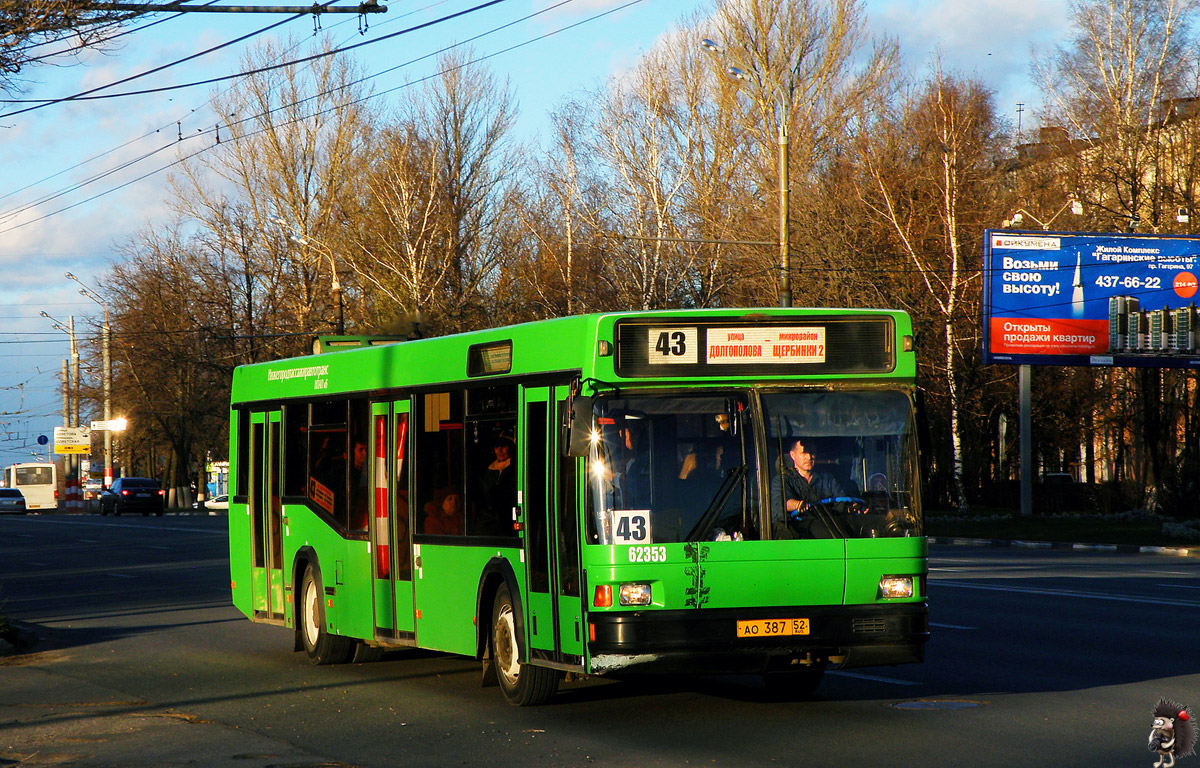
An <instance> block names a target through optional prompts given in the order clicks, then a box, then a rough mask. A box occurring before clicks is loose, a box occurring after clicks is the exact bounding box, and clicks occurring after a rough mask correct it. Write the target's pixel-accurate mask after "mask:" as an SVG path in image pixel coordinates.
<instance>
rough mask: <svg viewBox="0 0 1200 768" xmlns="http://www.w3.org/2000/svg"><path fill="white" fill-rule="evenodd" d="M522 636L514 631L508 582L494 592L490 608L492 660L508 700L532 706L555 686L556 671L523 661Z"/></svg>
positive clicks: (546, 698)
mask: <svg viewBox="0 0 1200 768" xmlns="http://www.w3.org/2000/svg"><path fill="white" fill-rule="evenodd" d="M520 648H521V637H520V635H519V634H518V631H517V620H516V614H515V612H514V610H513V601H512V594H511V593H510V592H509V589H508V585H507V584H504V585H501V587H500V589H499V590H498V591H497V592H496V601H495V603H494V607H493V609H492V638H491V648H490V651H491V655H492V663H493V664H494V665H495V668H496V679H497V681H498V682H499V683H500V691H501V692H502V693H503V694H504V698H505V699H507V700H508V703H509V704H513V705H515V706H518V707H531V706H537V705H538V704H545V703H546V702H548V701H550V699H551V698H553V697H554V693H555V691H557V690H558V672H556V671H555V670H553V669H548V668H547V667H537V666H534V665H533V664H522V663H521V661H520V656H521V654H520Z"/></svg>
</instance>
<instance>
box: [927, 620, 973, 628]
mask: <svg viewBox="0 0 1200 768" xmlns="http://www.w3.org/2000/svg"><path fill="white" fill-rule="evenodd" d="M929 626H931V627H937V628H938V629H978V627H964V626H963V625H962V624H938V623H936V622H933V621H931V622H929Z"/></svg>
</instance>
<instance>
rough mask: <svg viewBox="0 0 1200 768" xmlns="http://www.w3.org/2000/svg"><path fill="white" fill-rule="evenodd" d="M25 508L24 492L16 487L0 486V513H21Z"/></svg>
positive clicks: (23, 512) (25, 510)
mask: <svg viewBox="0 0 1200 768" xmlns="http://www.w3.org/2000/svg"><path fill="white" fill-rule="evenodd" d="M27 511H28V510H27V509H25V494H23V493H21V492H20V491H19V490H17V489H16V488H0V513H6V512H7V513H12V514H17V515H23V514H25V513H26V512H27Z"/></svg>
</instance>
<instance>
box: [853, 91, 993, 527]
mask: <svg viewBox="0 0 1200 768" xmlns="http://www.w3.org/2000/svg"><path fill="white" fill-rule="evenodd" d="M995 133H996V123H995V117H994V114H993V109H992V105H991V100H990V94H989V93H988V92H987V91H986V90H984V89H983V88H982V87H981V86H979V85H978V84H976V83H971V82H963V81H959V80H957V79H955V78H952V77H948V76H946V75H944V74H943V73H942V72H941V71H940V70H939V71H937V72H936V73H935V74H934V75H933V77H932V78H931V80H930V81H929V83H928V84H927V86H926V87H925V89H924V90H923V91H921V92H919V93H918V94H917V95H916V96H915V97H913V98H911V99H909V100H908V101H906V102H905V103H904V104H902V105H901V107H900V109H899V112H898V114H896V115H894V116H893V117H891V118H890V119H887V120H885V121H881V122H879V123H878V124H877V130H876V131H875V132H874V134H875V135H873V136H870V135H863V136H860V144H859V148H860V153H859V157H860V162H861V165H862V170H863V172H862V180H861V186H860V189H859V196H860V199H861V200H862V203H863V205H864V207H865V208H866V210H868V211H870V212H871V213H872V214H873V215H874V216H875V217H876V218H877V220H878V221H880V222H882V223H883V224H884V226H885V227H886V228H887V230H890V241H891V242H892V243H893V244H894V247H896V248H897V249H898V251H899V253H900V254H902V257H903V259H904V260H905V261H906V262H907V264H908V266H909V268H910V269H911V271H912V274H913V276H914V281H915V282H916V283H917V284H918V285H919V286H920V287H921V288H922V289H923V290H922V291H921V292H920V293H919V294H917V295H919V296H922V297H923V298H924V299H926V300H928V301H929V302H930V303H931V304H932V306H933V307H934V308H935V310H936V317H937V318H938V322H939V324H940V335H941V336H942V339H943V340H944V343H945V347H944V350H943V355H942V358H941V361H940V365H939V369H940V370H939V373H940V374H941V375H942V377H944V379H943V380H944V382H945V386H946V396H947V400H948V409H949V421H950V442H951V454H952V458H951V461H952V469H951V476H952V478H953V481H952V482H953V493H954V497H955V499H956V500H957V503H958V506H959V507H960V508H962V509H965V508H966V507H967V498H966V491H965V488H964V485H963V440H962V425H961V420H962V414H961V395H960V389H959V382H958V378H959V376H958V370H957V365H958V360H960V359H962V358H963V357H964V356H966V357H970V356H973V350H972V351H969V350H965V349H963V347H962V345H961V343H960V340H959V338H958V335H957V331H956V325H957V323H958V322H959V321H960V319H961V318H960V315H961V306H960V305H961V303H962V301H963V300H964V298H965V296H966V294H967V291H968V288H969V287H970V286H971V285H972V284H975V285H977V284H978V278H979V268H978V267H977V266H975V258H974V257H975V246H976V244H977V243H978V242H979V237H980V236H981V232H982V227H981V219H982V218H983V216H982V215H981V214H982V213H983V211H982V210H981V206H980V203H981V201H982V199H984V198H985V196H986V195H985V193H984V191H983V188H984V185H985V182H986V181H987V179H988V178H989V174H990V172H991V160H992V159H993V158H994V157H995V152H994V149H995V147H994V143H995V140H996V137H995Z"/></svg>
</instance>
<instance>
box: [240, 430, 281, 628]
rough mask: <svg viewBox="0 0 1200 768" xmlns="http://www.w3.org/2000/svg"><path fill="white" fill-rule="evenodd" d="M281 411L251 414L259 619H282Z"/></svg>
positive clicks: (254, 572) (254, 591)
mask: <svg viewBox="0 0 1200 768" xmlns="http://www.w3.org/2000/svg"><path fill="white" fill-rule="evenodd" d="M280 455H281V454H280V412H279V411H269V412H265V413H264V412H259V413H252V414H250V467H251V470H250V494H249V499H248V501H249V507H250V520H251V526H252V533H253V536H252V544H251V546H252V547H253V551H252V552H251V578H250V584H251V591H252V598H253V600H252V603H251V604H252V606H253V608H254V614H255V616H256V617H258V618H263V619H267V620H271V621H279V622H282V621H283V619H284V597H283V585H284V578H283V526H282V519H283V506H282V500H281V498H280V483H279V477H280V466H281V463H282V462H281V461H280Z"/></svg>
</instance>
